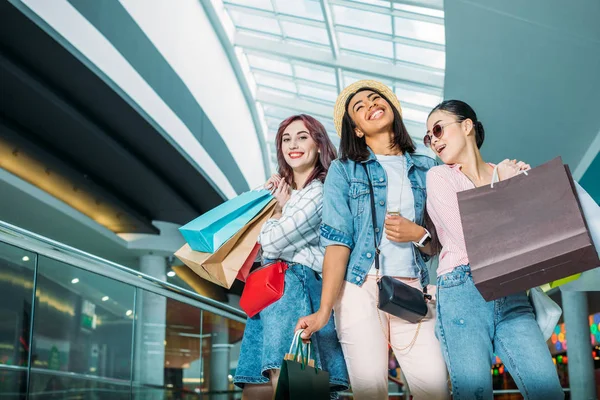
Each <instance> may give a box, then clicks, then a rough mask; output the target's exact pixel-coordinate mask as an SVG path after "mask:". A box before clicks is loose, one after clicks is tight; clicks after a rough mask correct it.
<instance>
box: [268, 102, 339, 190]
mask: <svg viewBox="0 0 600 400" xmlns="http://www.w3.org/2000/svg"><path fill="white" fill-rule="evenodd" d="M295 121H302V122H303V123H304V126H306V129H308V133H309V134H310V136H311V137H312V139H313V140H314V141H315V143H316V144H317V147H318V149H319V159H318V160H317V164H316V165H315V169H314V170H313V172H312V173H311V174H310V176H309V177H308V179H307V180H306V182H305V183H304V186H306V185H308V184H309V183H310V182H312V181H313V180H315V179H318V180H320V181H321V182H325V176H326V175H327V170H329V166H330V165H331V162H332V161H333V160H335V159H336V157H337V152H336V151H335V147H334V146H333V143H331V139H329V135H327V131H326V130H325V127H324V126H323V124H321V123H320V122H319V121H317V120H316V119H315V118H313V117H311V116H310V115H306V114H298V115H293V116H291V117H289V118H287V119H285V120H284V121H283V122H282V123H281V124H279V129H277V136H275V143H276V146H277V164H278V172H279V175H281V177H282V178H283V179H284V180H285V181H286V183H287V184H288V185H290V186H293V184H294V171H293V170H292V167H290V166H289V165H288V163H287V162H286V161H285V158H284V157H283V150H281V144H282V139H283V133H284V132H285V130H286V129H287V127H288V126H290V124H291V123H292V122H295ZM296 189H302V188H296Z"/></svg>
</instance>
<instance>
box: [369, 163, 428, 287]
mask: <svg viewBox="0 0 600 400" xmlns="http://www.w3.org/2000/svg"><path fill="white" fill-rule="evenodd" d="M376 157H377V160H378V161H379V164H381V166H382V167H383V169H384V170H385V173H386V174H387V182H388V185H387V212H388V213H389V212H391V211H395V212H398V211H399V212H400V215H401V216H403V217H404V218H406V219H408V220H410V221H413V222H414V221H415V197H414V195H413V192H412V187H411V184H410V180H409V179H408V172H407V167H406V158H405V157H404V156H402V155H398V156H382V155H376ZM413 246H414V245H413V243H412V242H407V243H396V242H390V241H389V240H388V238H387V237H386V235H385V230H384V231H383V235H382V237H381V242H380V243H379V249H380V250H381V254H380V255H379V267H380V268H381V270H380V271H379V275H382V276H383V275H387V276H397V277H403V278H416V277H418V276H419V275H418V269H417V266H416V264H415V257H414V253H413V251H414V249H413ZM375 274H377V270H376V269H375V262H373V266H371V270H370V271H369V275H375Z"/></svg>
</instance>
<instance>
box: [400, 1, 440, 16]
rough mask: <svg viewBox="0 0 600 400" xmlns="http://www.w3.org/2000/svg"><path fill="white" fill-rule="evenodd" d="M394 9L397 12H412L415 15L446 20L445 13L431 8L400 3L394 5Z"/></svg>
mask: <svg viewBox="0 0 600 400" xmlns="http://www.w3.org/2000/svg"><path fill="white" fill-rule="evenodd" d="M394 8H395V9H396V10H402V11H408V12H412V13H415V14H422V15H429V16H430V17H438V18H444V12H443V11H442V10H434V9H431V8H425V7H417V6H411V5H408V4H399V3H394Z"/></svg>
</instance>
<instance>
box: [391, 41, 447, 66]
mask: <svg viewBox="0 0 600 400" xmlns="http://www.w3.org/2000/svg"><path fill="white" fill-rule="evenodd" d="M396 59H397V60H402V61H408V62H412V63H416V64H421V65H427V66H428V67H434V68H440V69H444V68H445V66H446V55H445V53H444V52H443V51H437V50H431V49H424V48H422V47H415V46H407V45H405V44H401V43H396Z"/></svg>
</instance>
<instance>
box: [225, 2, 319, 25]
mask: <svg viewBox="0 0 600 400" xmlns="http://www.w3.org/2000/svg"><path fill="white" fill-rule="evenodd" d="M223 4H225V8H226V9H227V10H230V11H239V12H242V13H246V14H251V15H256V16H259V17H265V18H270V19H273V20H277V19H279V20H280V21H288V22H293V23H296V24H301V25H308V26H314V27H317V28H322V29H325V28H326V27H325V22H323V21H319V20H316V19H311V18H305V17H298V16H296V15H292V14H286V13H281V12H274V11H269V10H262V9H260V8H255V7H250V6H244V5H240V4H234V3H229V2H226V1H225V2H223Z"/></svg>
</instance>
